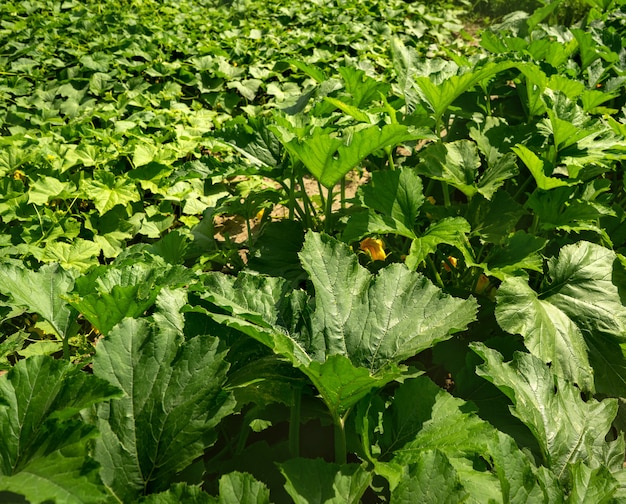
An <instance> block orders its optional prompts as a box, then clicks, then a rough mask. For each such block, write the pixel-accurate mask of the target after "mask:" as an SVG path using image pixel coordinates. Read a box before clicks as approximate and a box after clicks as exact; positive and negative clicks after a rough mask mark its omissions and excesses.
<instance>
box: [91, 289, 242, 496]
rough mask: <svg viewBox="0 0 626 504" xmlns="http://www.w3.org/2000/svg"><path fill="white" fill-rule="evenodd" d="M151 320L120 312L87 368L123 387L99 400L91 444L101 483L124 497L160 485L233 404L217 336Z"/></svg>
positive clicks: (209, 439)
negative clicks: (186, 333)
mask: <svg viewBox="0 0 626 504" xmlns="http://www.w3.org/2000/svg"><path fill="white" fill-rule="evenodd" d="M176 296H177V297H179V298H180V296H181V294H180V292H179V293H178V294H177V295H176ZM164 301H165V300H164ZM177 304H178V305H179V306H180V305H182V300H181V301H180V302H178V303H177ZM156 322H157V320H155V321H154V322H151V321H149V320H146V319H141V320H136V319H128V318H127V319H124V320H123V321H122V322H121V323H120V324H118V325H117V326H116V327H115V328H114V329H112V330H111V331H110V332H109V333H108V335H107V336H106V338H105V339H104V340H102V341H101V342H100V343H99V344H98V351H97V353H96V356H95V357H94V374H95V375H96V376H98V377H101V378H103V379H106V380H107V381H109V382H110V383H112V384H114V385H116V386H117V387H119V388H120V389H122V390H123V391H124V397H123V398H121V399H119V400H116V401H111V402H108V403H103V404H101V405H99V406H98V408H97V417H98V418H97V425H98V428H99V430H100V432H101V437H100V438H99V439H98V440H97V441H96V445H95V458H96V459H97V460H98V461H99V462H100V463H101V465H102V471H101V475H102V479H103V481H104V483H105V484H106V485H107V486H108V487H109V488H110V489H111V491H112V492H113V493H114V494H115V495H116V496H117V498H118V499H119V500H121V501H124V502H126V501H132V500H135V499H136V498H138V497H139V496H141V495H145V494H148V493H152V492H158V491H162V490H165V489H167V488H168V487H169V486H170V484H171V483H172V482H173V481H174V480H175V478H176V475H177V474H178V473H179V472H180V471H182V470H183V469H185V468H186V467H187V466H188V465H190V464H191V463H192V462H193V460H194V459H195V458H197V457H199V456H200V455H202V453H203V451H204V449H205V448H206V447H208V446H210V445H211V444H212V443H213V442H214V441H215V439H216V433H215V431H214V429H215V426H216V425H217V424H218V423H219V422H220V420H221V419H222V418H223V417H224V416H226V415H228V414H230V413H231V412H232V411H233V408H234V404H233V401H232V400H231V398H230V395H229V394H228V393H226V392H225V391H224V390H223V388H222V387H223V385H224V383H225V381H226V372H227V369H228V364H227V363H226V361H224V354H225V352H224V351H222V350H221V349H220V345H219V341H218V340H217V338H215V337H213V336H196V337H193V338H190V339H188V340H185V339H184V337H183V335H182V333H181V332H180V330H178V328H177V326H178V324H177V323H176V322H174V323H173V324H168V323H165V324H161V323H159V325H156Z"/></svg>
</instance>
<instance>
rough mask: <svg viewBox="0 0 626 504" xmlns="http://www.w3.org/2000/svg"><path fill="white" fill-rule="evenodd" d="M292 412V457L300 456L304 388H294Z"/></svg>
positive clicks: (290, 421) (290, 428) (290, 449)
mask: <svg viewBox="0 0 626 504" xmlns="http://www.w3.org/2000/svg"><path fill="white" fill-rule="evenodd" d="M292 397H293V400H292V404H291V414H290V417H289V453H290V455H291V457H292V458H296V457H299V456H300V411H301V409H302V388H301V387H295V388H294V389H293V396H292Z"/></svg>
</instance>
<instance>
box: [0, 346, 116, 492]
mask: <svg viewBox="0 0 626 504" xmlns="http://www.w3.org/2000/svg"><path fill="white" fill-rule="evenodd" d="M116 396H119V390H118V389H117V388H115V387H113V386H111V385H110V384H109V383H107V382H106V381H104V380H101V379H99V378H96V377H94V376H92V375H89V374H87V373H84V372H82V371H81V370H80V368H79V367H77V366H75V365H73V364H70V363H69V362H67V361H61V360H55V359H52V358H50V357H44V356H36V357H31V358H29V359H26V360H23V361H20V362H18V363H17V364H16V365H15V366H14V367H13V368H12V369H11V370H10V371H9V372H8V373H7V374H6V375H4V376H2V377H0V439H2V443H0V491H11V492H14V493H18V494H21V495H24V496H25V497H26V498H27V499H28V500H29V502H33V503H35V504H38V503H43V502H49V501H56V502H67V503H75V504H79V503H83V502H101V501H102V499H103V498H104V497H105V490H104V486H103V485H102V483H101V482H100V478H99V477H98V464H97V463H96V462H95V461H94V460H93V459H92V458H91V457H90V455H89V449H90V443H92V442H93V438H94V437H95V436H97V431H96V429H95V428H94V427H92V426H89V425H87V424H85V423H83V422H82V421H80V420H79V419H78V412H79V411H80V410H82V409H84V408H88V407H89V406H91V405H93V404H95V403H97V402H100V401H105V400H107V399H110V398H111V397H116Z"/></svg>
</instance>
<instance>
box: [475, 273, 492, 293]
mask: <svg viewBox="0 0 626 504" xmlns="http://www.w3.org/2000/svg"><path fill="white" fill-rule="evenodd" d="M490 286H491V281H490V280H489V278H488V277H487V275H485V274H484V273H482V274H481V275H480V277H479V278H478V281H477V282H476V289H475V292H476V294H488V291H489V287H490Z"/></svg>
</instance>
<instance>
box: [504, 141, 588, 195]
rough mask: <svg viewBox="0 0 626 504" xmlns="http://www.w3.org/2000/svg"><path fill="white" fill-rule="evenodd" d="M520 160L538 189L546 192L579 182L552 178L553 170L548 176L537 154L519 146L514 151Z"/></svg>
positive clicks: (543, 163)
mask: <svg viewBox="0 0 626 504" xmlns="http://www.w3.org/2000/svg"><path fill="white" fill-rule="evenodd" d="M512 150H513V151H514V152H515V153H516V154H517V155H518V156H519V158H520V159H521V160H522V161H523V162H524V164H525V165H526V167H527V168H528V170H529V171H530V173H531V175H532V176H533V178H534V179H535V182H537V187H539V189H542V190H544V191H549V190H550V189H554V188H556V187H565V186H570V185H574V184H577V183H578V181H569V180H563V179H560V178H556V177H552V176H551V175H552V170H550V173H549V174H546V170H545V168H544V165H545V162H544V160H542V159H541V158H540V157H539V156H537V154H535V153H534V152H533V151H531V150H530V149H529V148H528V147H526V146H524V145H522V144H518V145H516V146H515V147H513V149H512Z"/></svg>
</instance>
